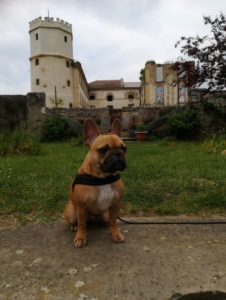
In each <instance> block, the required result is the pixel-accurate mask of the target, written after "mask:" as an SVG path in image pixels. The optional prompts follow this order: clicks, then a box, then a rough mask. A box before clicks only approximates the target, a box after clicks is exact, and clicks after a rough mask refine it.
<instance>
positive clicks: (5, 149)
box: [0, 132, 40, 156]
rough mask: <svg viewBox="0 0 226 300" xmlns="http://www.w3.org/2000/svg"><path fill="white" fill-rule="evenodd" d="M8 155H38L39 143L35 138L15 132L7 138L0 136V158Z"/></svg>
mask: <svg viewBox="0 0 226 300" xmlns="http://www.w3.org/2000/svg"><path fill="white" fill-rule="evenodd" d="M8 154H32V155H38V154H40V143H39V141H38V139H36V138H35V137H33V136H31V135H29V134H27V133H24V132H15V133H13V134H11V135H8V136H6V135H5V136H0V156H4V155H8Z"/></svg>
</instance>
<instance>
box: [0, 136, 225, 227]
mask: <svg viewBox="0 0 226 300" xmlns="http://www.w3.org/2000/svg"><path fill="white" fill-rule="evenodd" d="M127 147H128V168H127V169H126V170H125V171H124V172H123V174H122V178H123V180H124V183H125V195H124V198H123V205H122V210H123V212H124V213H136V212H138V211H145V212H147V213H151V214H152V213H154V214H200V213H203V212H204V213H208V214H211V213H221V212H222V213H225V212H226V156H225V155H220V154H213V153H211V154H210V153H208V152H207V151H205V149H203V145H202V143H199V142H178V141H164V140H162V141H154V142H143V143H138V142H128V143H127ZM87 151H88V149H87V147H85V146H83V145H79V144H78V143H77V144H76V143H75V141H68V142H54V143H43V144H41V154H40V155H29V156H28V155H6V156H3V157H0V215H1V216H2V217H6V216H9V215H12V214H13V215H14V216H16V218H17V219H19V220H20V221H21V222H26V221H27V220H29V219H32V220H35V219H38V220H39V221H40V220H41V221H42V220H43V221H44V222H45V221H46V220H52V219H54V218H57V217H59V216H61V215H62V213H63V210H64V206H65V204H66V202H67V199H68V187H69V184H70V182H71V180H72V179H73V178H74V176H75V174H76V170H77V168H78V167H79V166H80V165H81V163H82V161H83V159H84V157H85V154H86V153H87Z"/></svg>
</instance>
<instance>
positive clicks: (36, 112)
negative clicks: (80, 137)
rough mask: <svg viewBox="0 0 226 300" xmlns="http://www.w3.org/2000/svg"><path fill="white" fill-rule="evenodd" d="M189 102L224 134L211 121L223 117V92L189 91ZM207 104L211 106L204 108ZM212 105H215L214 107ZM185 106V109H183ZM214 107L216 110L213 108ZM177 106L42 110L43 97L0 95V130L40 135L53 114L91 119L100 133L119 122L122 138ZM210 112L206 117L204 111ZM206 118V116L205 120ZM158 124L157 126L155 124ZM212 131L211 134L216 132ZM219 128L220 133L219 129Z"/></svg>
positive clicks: (225, 94)
mask: <svg viewBox="0 0 226 300" xmlns="http://www.w3.org/2000/svg"><path fill="white" fill-rule="evenodd" d="M189 102H190V103H192V105H193V106H194V107H195V108H196V109H197V110H198V111H199V112H200V116H201V118H202V121H203V123H205V127H206V128H208V127H212V128H215V129H216V130H217V132H221V131H222V130H223V131H224V130H225V128H222V126H223V127H225V123H224V122H219V120H220V118H218V117H217V118H214V117H213V114H211V112H213V113H214V111H215V113H219V115H220V116H221V119H222V117H223V119H224V116H225V115H226V91H222V92H211V93H207V92H206V90H200V89H194V90H190V91H189ZM206 103H210V104H212V107H211V106H207V105H206ZM213 105H214V106H213ZM183 107H184V106H183ZM214 107H216V108H217V111H216V110H215V109H214ZM178 108H179V107H178V105H176V106H170V107H165V106H162V107H160V106H159V107H151V106H146V107H132V108H129V107H124V108H122V109H118V110H115V109H110V108H86V109H85V108H83V109H82V108H70V109H66V108H54V109H49V108H45V94H43V93H29V94H27V95H25V96H24V95H10V96H8V95H6V96H0V131H1V132H12V131H14V130H18V129H19V130H20V129H25V130H28V131H30V132H35V133H40V127H41V123H42V122H43V120H45V119H46V118H48V117H50V116H52V115H62V116H65V117H66V118H68V119H69V120H70V121H71V123H76V122H80V123H81V122H82V121H83V120H85V119H86V118H92V119H94V120H95V121H97V124H99V126H100V129H101V132H102V133H107V132H109V131H110V128H111V123H112V121H113V119H114V118H119V119H121V122H122V128H123V136H128V129H129V127H130V126H131V125H132V124H133V123H136V124H137V123H141V122H143V121H145V122H146V123H147V122H148V121H151V120H156V119H159V116H160V115H162V114H161V113H162V112H163V111H164V112H165V113H167V111H171V112H172V110H177V109H178ZM184 108H185V107H184ZM205 109H206V110H207V109H208V110H209V115H208V114H206V112H204V110H205ZM206 116H207V117H206ZM156 124H157V123H156ZM215 129H214V131H215ZM218 129H219V130H218Z"/></svg>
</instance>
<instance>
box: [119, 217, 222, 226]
mask: <svg viewBox="0 0 226 300" xmlns="http://www.w3.org/2000/svg"><path fill="white" fill-rule="evenodd" d="M117 219H118V220H119V221H121V222H123V223H126V224H134V225H219V224H226V220H225V221H224V220H222V221H220V220H219V221H195V220H194V221H128V220H125V219H122V218H121V217H117Z"/></svg>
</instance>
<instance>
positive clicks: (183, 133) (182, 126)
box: [166, 110, 200, 139]
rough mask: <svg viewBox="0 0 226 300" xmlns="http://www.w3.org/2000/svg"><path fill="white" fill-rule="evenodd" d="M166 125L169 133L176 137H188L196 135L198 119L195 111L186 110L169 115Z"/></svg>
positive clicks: (198, 125) (198, 124)
mask: <svg viewBox="0 0 226 300" xmlns="http://www.w3.org/2000/svg"><path fill="white" fill-rule="evenodd" d="M166 126H167V130H168V132H169V134H170V135H172V136H175V137H176V138H178V139H189V138H192V137H195V136H196V135H197V133H198V131H199V127H200V121H199V118H198V114H197V112H196V111H194V110H187V111H182V112H177V113H174V114H173V115H171V116H170V117H169V118H168V120H167V124H166Z"/></svg>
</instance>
